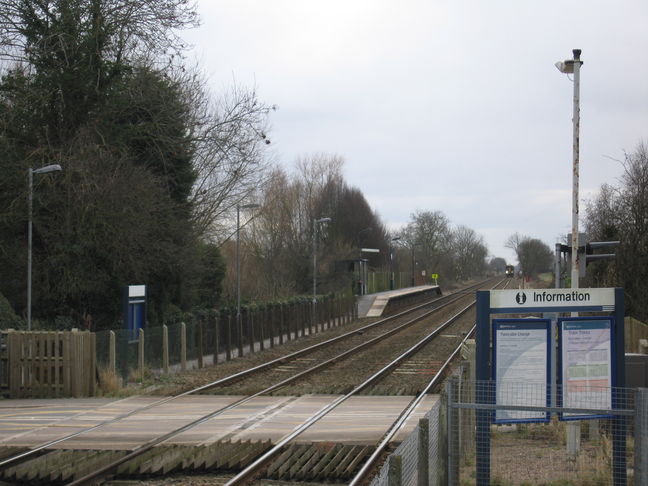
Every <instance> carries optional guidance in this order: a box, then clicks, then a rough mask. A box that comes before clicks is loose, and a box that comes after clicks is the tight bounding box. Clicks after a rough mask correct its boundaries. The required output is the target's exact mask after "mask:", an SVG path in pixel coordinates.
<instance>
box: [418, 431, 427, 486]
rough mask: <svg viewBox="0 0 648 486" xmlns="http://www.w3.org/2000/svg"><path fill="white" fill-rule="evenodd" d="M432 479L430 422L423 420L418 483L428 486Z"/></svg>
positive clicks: (419, 440)
mask: <svg viewBox="0 0 648 486" xmlns="http://www.w3.org/2000/svg"><path fill="white" fill-rule="evenodd" d="M429 478H430V420H429V419H427V418H422V419H420V420H419V423H418V482H417V483H416V484H417V486H428V484H429Z"/></svg>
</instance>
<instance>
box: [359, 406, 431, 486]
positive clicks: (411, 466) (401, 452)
mask: <svg viewBox="0 0 648 486" xmlns="http://www.w3.org/2000/svg"><path fill="white" fill-rule="evenodd" d="M425 419H427V423H428V429H427V438H428V444H427V451H428V455H427V460H428V484H429V485H430V486H438V485H439V484H440V482H439V473H440V470H439V468H440V466H441V464H440V462H439V455H440V453H441V448H440V441H439V426H440V419H441V401H440V400H439V401H437V402H436V403H435V404H434V406H433V407H432V409H431V410H430V411H429V412H428V413H426V414H425ZM419 426H420V424H419ZM419 438H420V431H419V427H417V428H416V429H415V430H414V431H413V432H412V433H411V434H410V435H408V436H407V438H406V439H405V440H404V441H403V442H402V443H401V444H400V445H399V446H398V447H397V448H396V450H395V451H394V452H393V453H392V454H391V455H390V457H391V456H400V458H401V482H400V484H402V485H403V486H416V485H417V484H419V468H420V467H422V465H421V464H419V454H420V448H421V446H422V444H421V443H420V440H419ZM423 457H425V456H423ZM388 484H389V460H388V461H385V464H383V466H382V468H381V469H380V471H379V472H378V474H376V476H374V478H373V480H372V482H371V486H387V485H388Z"/></svg>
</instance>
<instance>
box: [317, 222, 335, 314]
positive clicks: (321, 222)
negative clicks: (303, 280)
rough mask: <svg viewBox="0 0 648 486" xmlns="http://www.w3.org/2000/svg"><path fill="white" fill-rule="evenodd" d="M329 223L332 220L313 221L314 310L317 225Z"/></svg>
mask: <svg viewBox="0 0 648 486" xmlns="http://www.w3.org/2000/svg"><path fill="white" fill-rule="evenodd" d="M329 221H331V218H320V219H313V310H314V309H315V303H316V302H317V225H318V224H321V223H328V222H329Z"/></svg>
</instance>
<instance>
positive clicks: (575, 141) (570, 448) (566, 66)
mask: <svg viewBox="0 0 648 486" xmlns="http://www.w3.org/2000/svg"><path fill="white" fill-rule="evenodd" d="M572 54H573V59H567V60H565V61H559V62H557V63H556V67H557V68H558V70H559V71H560V72H561V73H564V74H573V75H574V80H573V83H574V98H573V106H572V110H573V116H572V123H573V132H572V159H573V164H572V234H571V264H572V268H571V288H572V289H577V288H578V287H579V281H578V280H579V277H580V275H579V264H580V262H579V255H578V213H579V210H578V183H579V164H580V160H579V142H580V140H579V137H580V135H579V131H580V68H581V66H582V65H583V61H581V60H580V55H581V50H580V49H573V50H572ZM572 316H578V313H577V312H572ZM553 381H554V380H553V379H552V382H553ZM579 438H580V427H579V426H577V425H576V424H575V423H572V424H569V425H568V427H567V454H568V455H569V456H571V457H575V456H576V455H577V454H578V451H579V448H580V440H579Z"/></svg>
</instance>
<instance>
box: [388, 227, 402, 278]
mask: <svg viewBox="0 0 648 486" xmlns="http://www.w3.org/2000/svg"><path fill="white" fill-rule="evenodd" d="M400 239H401V237H400V236H395V237H393V238H392V239H391V240H389V290H394V241H398V240H400Z"/></svg>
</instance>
